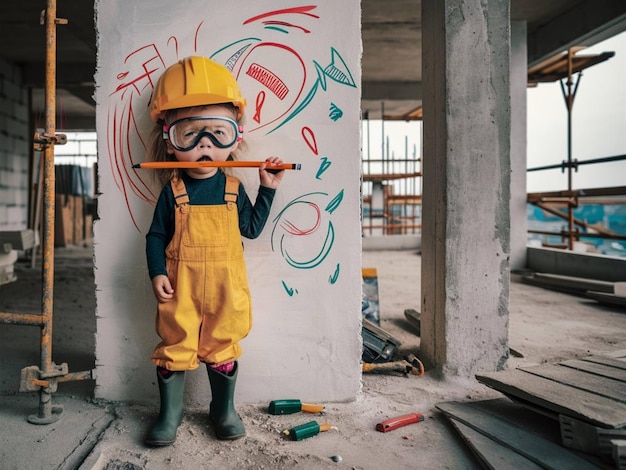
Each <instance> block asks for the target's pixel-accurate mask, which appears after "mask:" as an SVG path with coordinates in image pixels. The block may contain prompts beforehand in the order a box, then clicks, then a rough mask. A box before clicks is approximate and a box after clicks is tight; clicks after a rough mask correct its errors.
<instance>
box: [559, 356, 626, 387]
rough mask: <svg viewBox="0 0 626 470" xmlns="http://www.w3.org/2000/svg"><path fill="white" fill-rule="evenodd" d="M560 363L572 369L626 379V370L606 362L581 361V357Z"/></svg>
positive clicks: (620, 379) (621, 379) (623, 380)
mask: <svg viewBox="0 0 626 470" xmlns="http://www.w3.org/2000/svg"><path fill="white" fill-rule="evenodd" d="M559 365H561V366H565V367H571V368H572V369H578V370H584V371H585V372H589V373H591V374H595V375H599V376H601V377H609V378H611V379H615V380H619V381H622V382H625V381H626V371H623V370H621V369H616V368H615V367H610V366H606V365H604V364H596V363H595V362H588V361H581V360H579V359H571V360H569V361H563V362H559Z"/></svg>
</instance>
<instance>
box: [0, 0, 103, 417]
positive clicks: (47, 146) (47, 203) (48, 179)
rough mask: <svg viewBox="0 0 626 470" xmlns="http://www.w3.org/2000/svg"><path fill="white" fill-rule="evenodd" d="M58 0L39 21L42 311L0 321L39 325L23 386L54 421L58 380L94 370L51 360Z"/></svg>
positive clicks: (58, 409) (84, 376) (60, 138)
mask: <svg viewBox="0 0 626 470" xmlns="http://www.w3.org/2000/svg"><path fill="white" fill-rule="evenodd" d="M56 12H57V8H56V0H48V1H47V7H46V9H45V10H44V11H43V12H42V13H41V17H40V22H41V23H42V24H44V25H45V28H46V89H45V101H46V103H45V107H46V109H45V119H46V125H45V129H44V130H43V132H41V131H39V130H38V131H37V132H35V137H34V146H35V149H36V150H39V151H43V158H44V163H43V172H44V175H43V227H42V231H43V234H42V261H43V267H42V274H43V285H42V292H41V314H18V313H5V312H1V313H0V323H7V324H20V325H34V326H39V327H40V330H41V337H40V339H41V341H40V365H39V367H37V366H30V367H26V368H24V369H22V371H21V377H20V392H35V391H37V392H39V411H38V413H37V414H36V415H30V416H29V417H28V421H29V422H30V423H32V424H51V423H54V422H55V421H57V420H58V419H59V418H60V417H61V413H62V411H63V407H62V405H53V404H52V394H53V393H54V392H56V390H57V385H58V383H59V382H67V381H70V380H88V379H91V378H93V374H92V371H82V372H74V373H69V371H68V366H67V364H65V363H63V364H61V365H57V364H55V363H54V362H53V361H52V323H53V322H52V319H53V298H54V216H55V171H54V146H55V145H57V144H65V143H66V141H67V138H66V136H64V135H63V134H56V123H55V121H56V26H57V24H67V20H64V19H59V18H57V17H56Z"/></svg>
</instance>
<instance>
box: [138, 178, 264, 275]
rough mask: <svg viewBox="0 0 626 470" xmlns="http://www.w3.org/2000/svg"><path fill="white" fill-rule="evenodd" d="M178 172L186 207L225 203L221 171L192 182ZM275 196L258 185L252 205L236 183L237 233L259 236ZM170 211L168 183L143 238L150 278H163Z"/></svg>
mask: <svg viewBox="0 0 626 470" xmlns="http://www.w3.org/2000/svg"><path fill="white" fill-rule="evenodd" d="M181 173H182V178H183V181H184V182H185V186H186V187H187V195H188V196H189V204H191V205H202V206H208V205H217V204H225V202H224V189H225V187H226V175H225V174H224V173H223V172H222V171H218V172H217V173H216V174H215V175H214V176H212V177H211V178H206V179H195V178H191V177H190V176H188V175H187V174H186V173H184V172H181ZM275 194H276V190H275V189H272V188H266V187H265V186H260V187H259V193H258V195H257V199H256V202H255V203H254V205H253V204H252V202H251V201H250V198H249V197H248V195H247V194H246V191H245V188H244V187H243V185H242V184H241V183H239V195H238V196H237V210H238V213H239V231H240V232H241V235H242V236H243V237H246V238H256V237H258V236H259V235H260V234H261V232H262V231H263V227H265V223H266V222H267V218H268V217H269V213H270V209H271V206H272V201H273V200H274V195H275ZM174 209H175V203H174V193H173V192H172V186H171V183H169V182H168V183H167V184H166V185H165V186H164V187H163V189H162V190H161V194H160V195H159V200H158V201H157V205H156V207H155V208H154V217H153V219H152V224H151V225H150V230H149V231H148V234H147V235H146V258H147V260H148V273H149V275H150V278H151V279H152V278H153V277H154V276H157V275H159V274H164V275H166V276H167V270H166V268H165V248H166V247H167V245H168V244H169V242H170V241H171V240H172V237H173V236H174V212H175V211H174Z"/></svg>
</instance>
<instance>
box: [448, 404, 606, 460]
mask: <svg viewBox="0 0 626 470" xmlns="http://www.w3.org/2000/svg"><path fill="white" fill-rule="evenodd" d="M436 406H437V408H438V409H439V410H440V411H442V412H443V413H444V414H445V416H446V417H447V418H448V419H449V421H450V423H451V424H452V425H453V427H454V428H455V429H456V431H457V432H458V433H459V434H460V435H461V437H462V438H463V439H464V441H465V442H466V444H467V445H468V446H469V447H470V449H471V450H472V452H473V453H474V455H475V456H476V457H477V459H478V461H479V462H480V464H481V465H482V466H483V468H486V469H497V470H500V469H511V470H517V469H522V468H523V469H540V468H550V469H559V470H561V469H570V468H571V469H576V470H585V469H598V468H602V467H603V464H602V462H601V461H600V460H599V459H597V458H595V457H593V456H587V455H585V454H582V453H580V452H576V451H573V450H570V449H567V448H566V447H563V446H562V445H561V444H560V442H559V431H558V424H557V423H555V422H554V421H553V420H550V419H549V418H547V417H545V416H542V415H540V414H536V413H533V412H528V410H527V409H526V408H525V407H523V406H521V405H518V404H516V403H513V402H512V401H510V400H509V399H506V398H501V399H497V400H485V401H478V402H469V403H461V402H446V403H439V404H437V405H436Z"/></svg>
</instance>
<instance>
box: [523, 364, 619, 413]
mask: <svg viewBox="0 0 626 470" xmlns="http://www.w3.org/2000/svg"><path fill="white" fill-rule="evenodd" d="M519 370H523V371H524V372H528V373H529V374H533V375H536V376H538V377H543V378H545V379H550V380H554V381H555V382H558V383H561V384H564V385H569V386H570V387H573V388H577V389H579V390H586V391H588V392H591V393H595V394H596V395H600V396H601V397H605V398H610V399H611V400H616V401H621V402H622V403H626V386H624V385H626V384H624V383H623V382H620V381H619V380H613V379H610V378H607V377H598V376H596V375H593V374H588V373H586V372H584V371H581V370H576V369H571V368H568V367H562V366H558V365H554V364H545V365H542V366H536V367H520V368H519Z"/></svg>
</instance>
